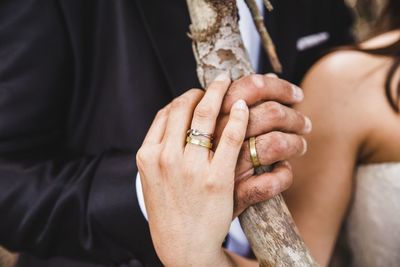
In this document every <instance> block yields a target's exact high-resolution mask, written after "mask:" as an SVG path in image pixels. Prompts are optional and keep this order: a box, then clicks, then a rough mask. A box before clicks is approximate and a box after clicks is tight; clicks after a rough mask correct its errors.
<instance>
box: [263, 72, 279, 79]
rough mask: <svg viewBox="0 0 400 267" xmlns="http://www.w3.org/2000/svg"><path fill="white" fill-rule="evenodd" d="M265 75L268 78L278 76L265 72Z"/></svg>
mask: <svg viewBox="0 0 400 267" xmlns="http://www.w3.org/2000/svg"><path fill="white" fill-rule="evenodd" d="M265 76H267V77H270V78H278V75H276V74H275V73H267V74H265Z"/></svg>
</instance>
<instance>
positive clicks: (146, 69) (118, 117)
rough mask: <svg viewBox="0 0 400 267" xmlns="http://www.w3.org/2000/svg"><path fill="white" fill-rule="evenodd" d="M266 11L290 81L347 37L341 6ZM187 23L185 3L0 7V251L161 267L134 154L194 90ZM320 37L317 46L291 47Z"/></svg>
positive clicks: (19, 0)
mask: <svg viewBox="0 0 400 267" xmlns="http://www.w3.org/2000/svg"><path fill="white" fill-rule="evenodd" d="M275 5H276V11H275V12H274V13H273V14H271V16H269V18H268V23H269V27H270V30H271V32H272V35H273V36H274V38H275V39H276V41H277V47H278V52H279V54H280V56H281V57H282V61H283V64H284V68H285V73H284V74H283V77H285V78H287V79H289V80H292V81H299V79H300V78H301V77H302V75H303V74H304V72H305V71H306V70H307V69H308V67H309V66H310V65H311V63H312V62H314V61H315V60H316V58H317V57H318V56H319V55H320V54H321V51H323V50H324V49H325V48H328V47H332V46H333V45H337V44H343V43H347V42H350V41H351V36H350V32H349V29H350V25H351V19H349V14H348V13H346V12H347V10H346V9H345V8H344V6H343V3H342V1H341V0H332V1H328V0H325V1H321V0H302V1H300V0H296V1H289V0H279V1H275ZM188 25H189V18H188V15H187V11H186V5H185V1H184V0H168V1H166V0H97V1H95V0H2V1H0V245H3V246H5V247H7V248H8V249H10V250H13V251H18V252H22V253H23V255H22V256H21V260H20V263H19V265H20V266H29V267H34V266H41V267H44V266H57V267H62V266H68V267H75V266H100V265H101V266H128V264H131V265H130V266H140V265H141V264H143V266H159V265H161V263H160V262H159V260H158V259H157V256H156V254H155V252H154V249H153V246H152V243H151V239H150V234H149V229H148V226H147V223H146V221H145V219H144V218H143V216H142V214H141V212H140V209H139V207H138V203H137V199H136V191H135V183H134V181H135V176H136V171H137V170H136V165H135V152H136V151H137V150H138V148H139V146H140V144H141V142H142V140H143V137H144V135H145V133H146V131H147V129H148V126H149V124H150V123H151V120H152V118H153V117H154V115H155V113H156V112H157V110H158V109H160V108H161V107H163V106H164V105H165V104H167V103H168V102H169V101H171V99H173V98H174V97H176V96H178V95H180V94H181V93H182V92H184V91H185V90H187V89H189V88H191V87H195V86H198V82H197V78H196V75H195V62H194V59H193V56H192V51H191V42H190V40H189V39H188V37H187V36H186V32H187V30H188ZM321 31H326V32H329V34H330V38H329V40H327V41H326V42H325V43H324V44H322V45H319V46H317V47H314V48H311V49H309V50H307V51H303V52H299V51H297V50H296V42H297V40H298V38H300V37H302V36H306V35H310V34H314V33H318V32H321ZM261 62H262V69H263V71H264V72H267V71H268V70H269V66H268V64H267V63H266V62H267V61H266V58H265V56H263V59H262V61H261ZM39 258H43V259H45V258H50V260H39ZM84 262H87V263H84ZM96 264H98V265H96Z"/></svg>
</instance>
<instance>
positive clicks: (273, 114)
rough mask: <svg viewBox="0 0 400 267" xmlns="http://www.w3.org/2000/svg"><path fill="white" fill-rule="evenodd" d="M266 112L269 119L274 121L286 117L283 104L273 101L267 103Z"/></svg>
mask: <svg viewBox="0 0 400 267" xmlns="http://www.w3.org/2000/svg"><path fill="white" fill-rule="evenodd" d="M267 114H268V117H269V119H270V120H271V121H274V122H279V121H282V120H284V119H285V117H286V113H285V111H284V109H283V106H282V105H281V104H279V103H278V102H273V101H271V102H268V103H267Z"/></svg>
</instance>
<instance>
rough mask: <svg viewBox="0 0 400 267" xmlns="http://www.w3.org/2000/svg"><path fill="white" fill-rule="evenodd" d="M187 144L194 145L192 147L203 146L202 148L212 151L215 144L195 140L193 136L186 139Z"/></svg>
mask: <svg viewBox="0 0 400 267" xmlns="http://www.w3.org/2000/svg"><path fill="white" fill-rule="evenodd" d="M186 143H188V144H192V145H196V146H201V147H205V148H207V149H209V150H211V149H212V147H213V143H212V142H211V141H210V140H201V139H198V138H194V137H193V136H188V137H187V138H186Z"/></svg>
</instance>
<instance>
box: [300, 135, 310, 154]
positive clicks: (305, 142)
mask: <svg viewBox="0 0 400 267" xmlns="http://www.w3.org/2000/svg"><path fill="white" fill-rule="evenodd" d="M302 141H303V151H302V152H301V156H303V155H304V154H306V153H307V150H308V144H307V141H306V139H304V138H303V139H302Z"/></svg>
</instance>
